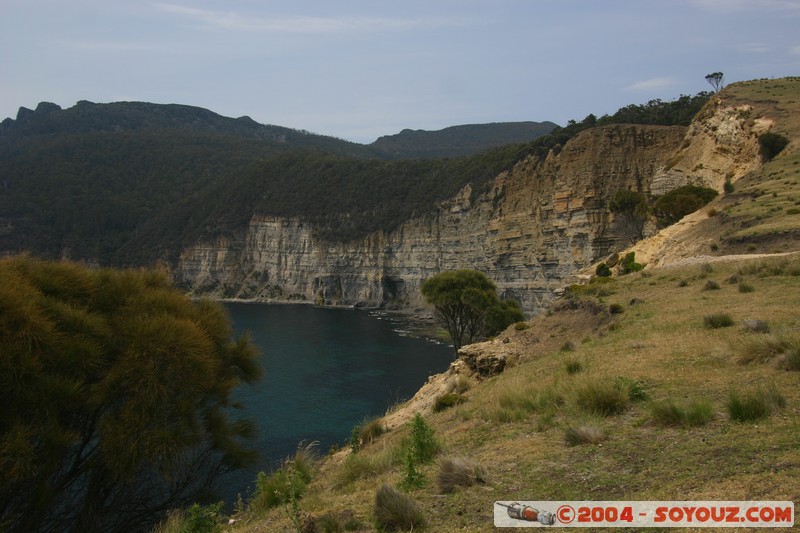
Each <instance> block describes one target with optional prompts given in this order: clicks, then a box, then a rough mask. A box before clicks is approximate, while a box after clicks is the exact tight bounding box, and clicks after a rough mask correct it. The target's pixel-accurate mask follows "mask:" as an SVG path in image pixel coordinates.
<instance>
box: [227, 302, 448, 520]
mask: <svg viewBox="0 0 800 533" xmlns="http://www.w3.org/2000/svg"><path fill="white" fill-rule="evenodd" d="M225 306H226V307H227V309H228V311H229V313H230V316H231V319H232V322H233V326H234V329H235V331H236V334H237V335H240V334H242V333H244V332H245V331H248V332H250V334H251V335H252V339H253V342H254V343H255V345H256V346H257V347H258V348H259V351H260V361H261V365H262V367H263V371H264V376H263V378H262V379H261V381H259V382H258V383H256V384H255V385H252V386H251V385H243V386H241V387H239V388H238V389H237V390H236V391H235V393H234V395H233V400H234V401H235V402H239V403H241V404H242V406H243V408H242V409H241V410H239V411H237V413H236V414H235V416H237V417H239V416H242V417H245V418H249V419H251V420H252V421H254V422H255V424H256V426H257V428H258V436H257V438H256V439H255V441H254V442H253V443H252V445H253V446H254V447H255V448H256V449H257V450H258V452H259V455H260V457H259V461H258V462H257V463H256V464H255V465H253V466H251V467H249V468H247V469H244V470H241V471H237V472H235V473H232V474H229V475H227V476H225V478H223V479H222V480H220V481H221V483H220V487H221V489H220V491H219V492H220V493H221V494H220V495H221V496H222V497H224V499H225V501H226V503H228V504H230V503H231V501H235V499H236V498H237V496H238V495H239V494H241V496H242V498H244V499H245V500H246V499H247V497H248V496H249V495H250V494H252V491H253V488H254V482H255V479H256V476H257V474H258V472H259V471H264V472H267V473H269V472H270V471H272V470H273V469H275V468H276V467H277V466H279V464H280V463H281V461H282V460H283V459H285V458H287V457H289V456H291V455H293V454H294V452H295V450H296V449H297V448H298V447H299V446H308V445H312V446H313V447H314V448H315V449H316V450H317V451H318V452H319V453H320V454H325V453H327V452H328V451H329V450H330V449H331V447H332V446H342V445H344V444H345V443H346V442H348V441H349V438H350V435H351V433H352V430H353V427H354V426H356V425H358V424H360V423H361V422H363V421H365V420H366V419H369V418H370V417H377V416H382V415H383V414H385V413H386V411H387V409H388V408H389V407H391V406H392V405H393V404H396V403H398V402H401V401H403V400H406V399H409V398H411V397H412V396H413V395H414V394H415V393H416V391H417V390H419V388H420V387H421V386H422V385H423V384H424V383H425V382H426V381H427V379H428V377H429V376H430V375H432V374H436V373H440V372H443V371H444V370H446V369H447V367H448V366H449V365H450V363H451V362H452V361H453V349H452V347H451V346H449V345H448V344H445V343H442V342H437V341H434V340H430V339H426V338H422V337H419V336H415V335H413V334H412V333H411V331H412V328H411V325H410V324H409V322H408V320H407V319H406V318H404V317H403V316H402V315H398V314H392V313H387V312H383V311H377V310H360V309H359V310H357V309H342V308H321V307H316V306H311V305H302V304H298V305H289V304H262V303H226V304H225Z"/></svg>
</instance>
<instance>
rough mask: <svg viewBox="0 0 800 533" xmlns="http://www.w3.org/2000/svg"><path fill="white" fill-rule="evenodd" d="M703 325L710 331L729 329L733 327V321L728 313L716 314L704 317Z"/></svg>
mask: <svg viewBox="0 0 800 533" xmlns="http://www.w3.org/2000/svg"><path fill="white" fill-rule="evenodd" d="M703 325H704V326H705V327H706V328H708V329H718V328H728V327H730V326H732V325H733V319H732V318H731V315H729V314H727V313H714V314H711V315H706V316H704V317H703Z"/></svg>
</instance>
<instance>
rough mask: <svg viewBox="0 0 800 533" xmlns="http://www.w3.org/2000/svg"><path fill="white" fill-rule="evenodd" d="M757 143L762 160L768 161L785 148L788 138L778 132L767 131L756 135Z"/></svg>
mask: <svg viewBox="0 0 800 533" xmlns="http://www.w3.org/2000/svg"><path fill="white" fill-rule="evenodd" d="M758 144H759V146H760V147H761V157H762V158H763V159H764V161H770V160H772V159H773V158H774V157H775V156H776V155H778V154H779V153H781V152H782V151H783V149H784V148H786V145H787V144H789V139H787V138H786V137H784V136H783V135H781V134H779V133H773V132H768V133H764V134H762V135H759V136H758Z"/></svg>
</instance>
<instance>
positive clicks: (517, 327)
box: [514, 322, 530, 331]
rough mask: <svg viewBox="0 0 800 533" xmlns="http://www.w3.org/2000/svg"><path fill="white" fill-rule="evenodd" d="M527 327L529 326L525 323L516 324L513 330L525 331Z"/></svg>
mask: <svg viewBox="0 0 800 533" xmlns="http://www.w3.org/2000/svg"><path fill="white" fill-rule="evenodd" d="M529 327H530V326H529V325H528V323H527V322H517V323H516V324H514V329H515V330H517V331H525V330H526V329H528V328H529Z"/></svg>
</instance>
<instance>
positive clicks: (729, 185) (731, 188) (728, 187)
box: [722, 178, 736, 194]
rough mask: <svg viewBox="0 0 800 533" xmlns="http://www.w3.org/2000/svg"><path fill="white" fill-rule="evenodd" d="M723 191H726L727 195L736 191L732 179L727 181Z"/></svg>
mask: <svg viewBox="0 0 800 533" xmlns="http://www.w3.org/2000/svg"><path fill="white" fill-rule="evenodd" d="M722 190H723V191H725V194H732V193H733V191H734V190H736V188H735V187H734V186H733V183H731V180H730V178H728V179H726V180H725V183H724V184H723V185H722Z"/></svg>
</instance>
